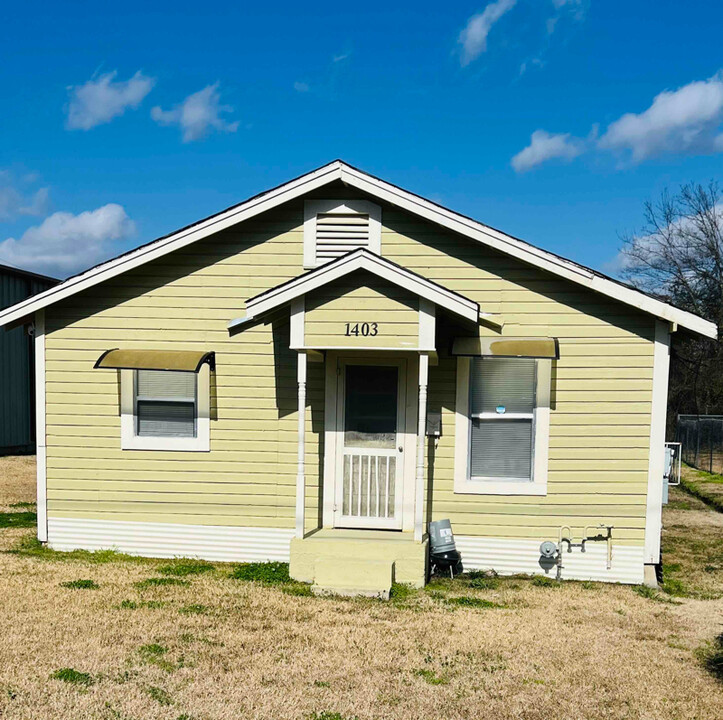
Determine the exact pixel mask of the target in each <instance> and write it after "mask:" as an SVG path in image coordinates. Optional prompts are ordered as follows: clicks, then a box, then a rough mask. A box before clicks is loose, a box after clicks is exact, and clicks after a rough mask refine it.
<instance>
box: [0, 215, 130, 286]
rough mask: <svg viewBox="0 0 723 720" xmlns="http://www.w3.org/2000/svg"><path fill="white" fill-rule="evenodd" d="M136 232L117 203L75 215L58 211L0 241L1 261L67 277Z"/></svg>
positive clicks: (98, 258) (111, 253)
mask: <svg viewBox="0 0 723 720" xmlns="http://www.w3.org/2000/svg"><path fill="white" fill-rule="evenodd" d="M134 234H135V224H134V223H133V221H132V220H131V219H130V218H129V217H128V215H127V214H126V211H125V210H124V209H123V208H122V207H121V206H120V205H116V204H114V203H111V204H109V205H104V206H103V207H100V208H98V209H97V210H90V211H88V212H83V213H80V214H79V215H73V214H72V213H68V212H56V213H53V214H52V215H51V216H50V217H48V218H46V219H45V220H43V222H42V223H41V224H40V225H36V226H34V227H31V228H28V229H27V230H26V231H25V232H24V233H23V234H22V236H21V237H20V239H19V240H16V239H15V238H8V239H7V240H4V241H2V242H0V262H5V263H8V264H9V265H14V266H16V267H22V268H27V269H29V270H33V271H36V272H41V273H47V274H48V275H54V276H58V277H67V276H68V275H72V274H73V273H75V272H78V271H80V270H84V269H86V268H88V267H91V266H93V265H96V264H97V263H99V262H101V261H102V260H106V259H107V258H109V257H111V256H112V255H114V254H115V253H116V251H117V250H118V248H117V247H116V246H114V243H118V242H120V241H123V240H127V239H128V238H130V237H132V236H133V235H134Z"/></svg>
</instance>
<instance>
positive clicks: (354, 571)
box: [311, 557, 394, 600]
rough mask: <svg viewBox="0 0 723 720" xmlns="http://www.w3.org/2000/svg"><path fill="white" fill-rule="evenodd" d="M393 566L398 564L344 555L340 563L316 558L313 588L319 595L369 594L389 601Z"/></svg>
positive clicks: (368, 595)
mask: <svg viewBox="0 0 723 720" xmlns="http://www.w3.org/2000/svg"><path fill="white" fill-rule="evenodd" d="M393 569H394V563H392V562H389V561H384V560H349V559H348V558H344V562H343V563H336V562H329V560H328V558H323V557H322V558H319V559H318V560H317V561H316V570H315V572H314V584H313V585H312V586H311V590H312V592H314V593H315V594H317V595H325V594H333V595H352V596H353V595H366V596H367V597H378V598H381V599H382V600H388V599H389V592H390V590H391V589H392V572H393Z"/></svg>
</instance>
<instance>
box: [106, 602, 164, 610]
mask: <svg viewBox="0 0 723 720" xmlns="http://www.w3.org/2000/svg"><path fill="white" fill-rule="evenodd" d="M166 605H168V603H167V602H165V601H163V600H145V601H144V600H123V602H121V603H120V605H116V608H117V609H118V610H140V609H141V608H148V609H149V610H159V609H160V608H163V607H166Z"/></svg>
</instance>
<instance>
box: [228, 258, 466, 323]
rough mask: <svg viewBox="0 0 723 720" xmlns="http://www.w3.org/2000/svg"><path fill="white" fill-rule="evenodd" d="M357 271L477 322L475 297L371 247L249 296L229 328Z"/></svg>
mask: <svg viewBox="0 0 723 720" xmlns="http://www.w3.org/2000/svg"><path fill="white" fill-rule="evenodd" d="M356 270H366V271H367V272H370V273H372V274H374V275H376V276H377V277H380V278H382V279H384V280H387V281H388V282H391V283H394V284H395V285H397V286H399V287H402V288H404V289H405V290H409V292H412V293H414V294H415V295H418V296H419V297H422V298H424V299H425V300H429V301H430V302H433V303H434V304H435V305H439V306H440V307H443V308H444V309H445V310H449V311H450V312H453V313H455V314H456V315H459V316H460V317H463V318H464V319H465V320H471V321H472V322H474V323H476V322H477V321H478V319H479V305H478V304H477V303H476V302H474V301H473V300H470V299H469V298H466V297H464V296H463V295H460V294H459V293H456V292H453V291H451V290H447V288H444V287H442V286H441V285H437V283H434V282H432V281H431V280H427V279H426V278H423V277H420V276H419V275H417V274H416V273H413V272H410V271H409V270H405V269H404V268H403V267H400V266H399V265H396V264H395V263H393V262H390V261H389V260H385V259H384V258H382V257H380V256H379V255H375V254H374V253H371V252H369V250H366V249H363V248H360V249H359V250H355V251H353V252H350V253H349V254H348V255H344V256H342V257H340V258H339V259H338V260H334V261H332V262H330V263H326V264H325V265H322V266H321V267H319V268H317V269H316V270H312V271H310V272H308V273H305V274H303V275H299V276H298V277H297V278H294V279H293V280H291V281H289V282H285V283H282V284H281V285H278V286H277V287H275V288H272V289H271V290H267V291H266V292H263V293H261V294H259V295H256V297H252V298H250V299H249V300H247V301H246V317H245V318H242V319H239V320H232V321H231V322H230V323H229V324H228V327H229V329H232V328H234V327H237V326H238V325H240V324H241V323H242V322H247V321H248V320H251V319H253V318H255V317H257V316H259V315H262V314H263V313H266V312H268V311H269V310H274V309H276V308H278V307H280V306H282V305H286V304H287V303H290V302H291V301H292V300H295V299H296V298H298V297H301V296H302V295H306V293H309V292H312V291H314V290H316V289H317V288H320V287H323V286H324V285H326V284H328V283H330V282H334V280H338V279H339V278H342V277H344V276H345V275H348V274H349V273H352V272H355V271H356Z"/></svg>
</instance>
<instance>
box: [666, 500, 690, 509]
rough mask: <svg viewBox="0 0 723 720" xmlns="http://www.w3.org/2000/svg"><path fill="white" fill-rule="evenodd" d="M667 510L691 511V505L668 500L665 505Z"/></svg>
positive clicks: (686, 502) (685, 501)
mask: <svg viewBox="0 0 723 720" xmlns="http://www.w3.org/2000/svg"><path fill="white" fill-rule="evenodd" d="M666 507H667V508H668V510H692V509H693V505H692V503H690V502H689V501H688V500H669V501H668V504H667V505H666Z"/></svg>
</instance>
